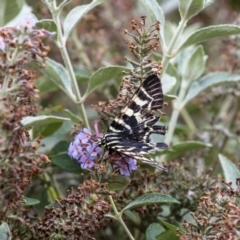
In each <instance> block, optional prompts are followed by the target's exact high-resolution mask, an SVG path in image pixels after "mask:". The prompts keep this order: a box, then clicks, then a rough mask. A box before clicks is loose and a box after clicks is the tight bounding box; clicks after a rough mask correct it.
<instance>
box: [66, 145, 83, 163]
mask: <svg viewBox="0 0 240 240" xmlns="http://www.w3.org/2000/svg"><path fill="white" fill-rule="evenodd" d="M68 155H69V156H70V157H71V158H74V159H76V160H78V159H79V158H80V157H81V156H82V147H81V146H80V145H74V144H73V143H71V144H70V146H69V148H68Z"/></svg>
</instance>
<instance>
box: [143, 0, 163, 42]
mask: <svg viewBox="0 0 240 240" xmlns="http://www.w3.org/2000/svg"><path fill="white" fill-rule="evenodd" d="M141 3H142V5H143V7H144V11H145V15H146V16H148V17H150V18H151V21H152V22H153V23H156V22H157V21H159V22H160V36H161V40H162V41H164V25H165V16H164V13H163V10H162V8H161V7H160V5H159V4H158V2H157V1H156V0H141ZM163 46H165V42H163Z"/></svg>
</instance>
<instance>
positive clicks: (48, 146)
mask: <svg viewBox="0 0 240 240" xmlns="http://www.w3.org/2000/svg"><path fill="white" fill-rule="evenodd" d="M72 124H73V123H72V121H64V122H63V123H62V125H61V127H60V128H58V129H57V131H55V132H54V133H53V134H52V135H50V136H48V137H45V138H43V139H42V141H41V145H40V147H39V152H49V151H51V150H52V148H53V147H54V146H55V145H56V144H57V143H59V142H61V141H63V140H65V139H66V136H67V135H69V132H70V131H71V128H72Z"/></svg>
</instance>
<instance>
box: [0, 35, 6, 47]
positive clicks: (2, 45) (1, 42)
mask: <svg viewBox="0 0 240 240" xmlns="http://www.w3.org/2000/svg"><path fill="white" fill-rule="evenodd" d="M5 47H6V43H5V41H4V38H3V37H0V49H1V50H4V49H5Z"/></svg>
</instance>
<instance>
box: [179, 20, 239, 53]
mask: <svg viewBox="0 0 240 240" xmlns="http://www.w3.org/2000/svg"><path fill="white" fill-rule="evenodd" d="M235 34H240V27H239V26H237V25H231V24H223V25H216V26H209V27H205V28H201V29H198V30H197V31H195V32H194V33H192V34H191V35H190V36H189V37H188V39H187V40H186V41H185V42H184V43H183V44H182V45H181V47H180V48H179V50H178V52H181V51H182V50H183V49H184V48H187V47H189V46H191V45H194V44H197V43H200V42H205V41H207V40H210V39H214V38H218V37H227V36H231V35H235Z"/></svg>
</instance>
